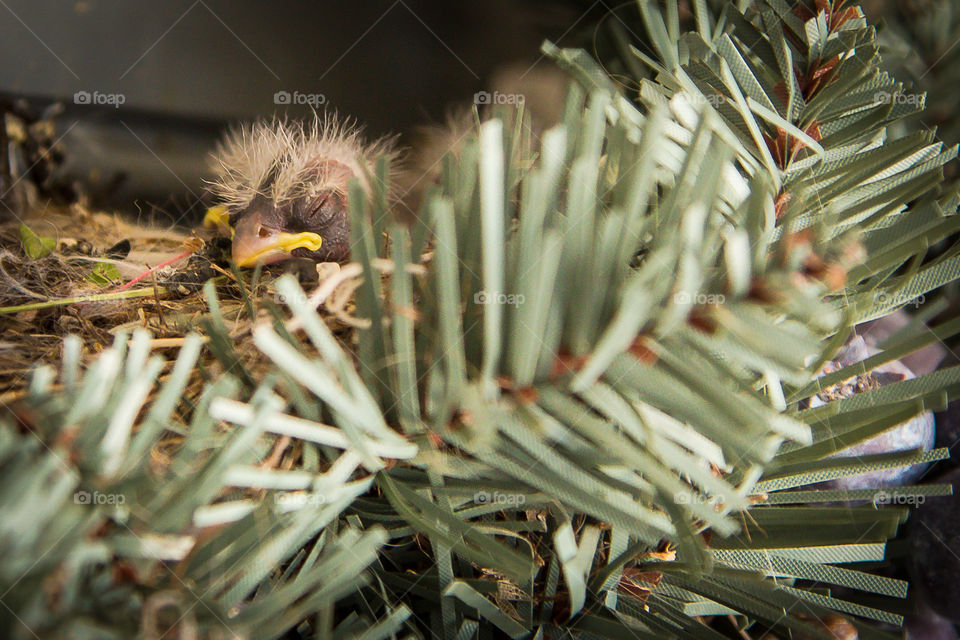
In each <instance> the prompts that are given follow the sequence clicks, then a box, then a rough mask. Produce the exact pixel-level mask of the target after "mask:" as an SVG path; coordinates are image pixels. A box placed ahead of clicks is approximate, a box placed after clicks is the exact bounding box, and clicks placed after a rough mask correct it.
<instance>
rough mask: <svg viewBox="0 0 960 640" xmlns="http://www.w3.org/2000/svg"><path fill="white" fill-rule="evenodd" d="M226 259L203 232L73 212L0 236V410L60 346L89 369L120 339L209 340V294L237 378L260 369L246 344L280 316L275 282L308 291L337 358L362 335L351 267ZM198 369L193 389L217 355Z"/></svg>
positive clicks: (4, 230) (171, 346)
mask: <svg viewBox="0 0 960 640" xmlns="http://www.w3.org/2000/svg"><path fill="white" fill-rule="evenodd" d="M228 256H229V241H228V240H227V239H225V238H221V237H218V236H216V235H214V233H213V232H211V231H209V230H207V229H197V230H193V231H184V230H179V229H174V228H157V227H150V226H143V225H139V224H137V223H135V222H131V221H129V220H126V219H124V218H123V217H122V216H120V215H117V214H109V213H105V212H97V211H90V210H88V209H86V208H84V207H82V206H79V205H74V206H72V207H68V208H62V209H55V210H50V209H48V210H45V211H43V212H42V213H39V212H38V213H37V214H34V215H31V216H27V217H23V218H22V219H21V220H15V221H11V222H6V223H3V224H0V332H2V338H0V402H3V403H7V402H10V401H12V400H16V399H18V398H20V397H22V396H23V395H24V394H25V393H26V389H27V385H28V383H29V379H30V372H31V370H33V369H34V368H35V367H36V366H38V365H41V364H50V365H54V366H56V365H57V363H58V362H59V360H60V357H61V344H62V339H63V336H64V335H66V334H75V335H77V336H79V337H80V338H81V340H82V343H83V345H84V354H85V356H87V358H90V357H93V356H95V355H96V354H97V353H98V352H100V351H101V350H102V349H104V348H105V347H107V346H109V345H110V344H112V343H113V341H114V338H115V336H116V335H117V334H118V333H120V332H127V333H129V332H131V331H133V330H134V329H137V328H145V329H148V330H149V331H150V332H151V334H152V335H153V336H154V337H153V340H152V343H151V346H152V348H153V349H154V350H156V351H158V352H161V353H163V352H165V351H166V355H168V356H173V355H175V354H174V353H173V352H172V350H175V349H177V348H178V347H179V346H180V345H181V344H182V342H183V339H184V337H185V336H186V334H188V333H189V332H191V331H198V330H199V331H201V332H203V333H205V334H208V333H209V332H208V331H207V329H209V323H208V321H209V319H210V315H211V304H210V299H209V293H210V292H209V291H205V288H204V285H205V283H207V282H212V285H208V287H209V286H213V287H214V291H215V293H216V303H215V304H216V311H217V313H216V316H217V325H218V329H219V330H220V332H221V334H223V335H222V337H223V338H225V339H227V340H229V341H230V342H231V351H232V354H231V357H239V358H241V360H242V361H243V363H244V369H245V370H246V371H257V370H261V369H265V368H266V367H267V363H266V362H264V361H263V359H262V358H261V357H260V356H259V355H258V353H257V352H256V350H255V348H253V346H252V344H251V343H250V341H249V340H248V337H249V334H250V329H251V327H252V326H253V325H254V324H256V322H258V321H261V320H262V319H263V318H264V317H269V316H270V315H271V314H272V315H273V316H274V317H277V314H278V313H280V311H279V307H280V306H281V305H280V303H281V302H282V300H281V299H280V298H279V296H278V294H277V292H276V290H275V289H274V288H273V284H272V283H273V281H274V280H275V279H276V276H277V275H278V272H280V271H283V272H290V271H294V272H295V273H297V275H298V277H299V279H300V281H301V284H302V285H303V287H304V289H305V290H307V291H313V294H312V299H313V300H314V302H315V303H316V306H318V307H320V310H321V312H322V313H323V316H324V317H325V319H326V320H327V321H328V324H329V325H330V327H331V329H332V330H333V331H334V332H335V334H336V335H338V337H340V338H341V341H342V342H343V343H344V345H345V346H348V347H349V346H350V345H351V344H352V343H353V340H352V335H351V334H352V332H353V329H354V328H356V327H361V326H364V325H365V321H364V320H363V319H360V318H356V317H354V315H353V292H354V290H355V289H356V287H357V286H359V281H360V275H361V272H360V269H359V267H358V266H357V265H346V266H345V267H344V268H343V269H341V267H340V265H338V264H335V263H323V264H315V263H313V262H310V261H303V262H297V261H291V262H288V263H285V264H283V265H278V266H275V267H271V268H270V270H269V271H261V270H259V269H255V270H246V269H245V270H238V269H236V268H235V267H233V266H232V265H231V264H230V262H229V260H228ZM387 270H388V269H382V270H381V271H384V272H386V271H387ZM206 338H207V340H208V341H209V340H210V338H211V336H210V335H206ZM207 358H208V359H207V361H206V362H202V363H201V366H199V367H197V371H196V372H195V377H196V378H197V383H198V387H199V383H201V382H202V380H203V379H204V378H207V377H209V376H210V375H211V374H212V375H216V374H217V370H218V369H219V370H221V371H222V370H224V369H226V368H228V367H227V366H225V365H224V363H223V362H220V361H218V359H217V357H216V355H215V354H208V355H207Z"/></svg>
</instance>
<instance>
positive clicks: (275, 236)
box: [233, 213, 323, 267]
mask: <svg viewBox="0 0 960 640" xmlns="http://www.w3.org/2000/svg"><path fill="white" fill-rule="evenodd" d="M321 244H323V238H321V237H320V235H319V234H316V233H312V232H310V231H303V232H301V233H286V232H284V231H279V230H277V229H273V228H271V227H267V226H264V225H262V224H261V222H260V214H258V213H251V214H248V215H246V216H244V217H242V218H241V219H240V221H239V222H237V228H236V230H235V232H234V234H233V261H234V262H235V263H236V264H237V266H238V267H252V266H254V265H256V264H257V263H260V264H272V263H274V262H281V261H282V260H287V259H289V258H291V257H292V255H291V253H290V252H291V251H293V250H294V249H299V248H301V247H303V248H306V249H309V250H310V251H316V250H317V249H319V248H320V245H321Z"/></svg>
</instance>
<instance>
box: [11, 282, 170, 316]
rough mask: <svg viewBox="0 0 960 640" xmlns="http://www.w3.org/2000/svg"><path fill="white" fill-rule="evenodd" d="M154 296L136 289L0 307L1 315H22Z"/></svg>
mask: <svg viewBox="0 0 960 640" xmlns="http://www.w3.org/2000/svg"><path fill="white" fill-rule="evenodd" d="M159 291H160V292H163V293H166V289H164V288H163V287H159ZM152 295H154V292H153V288H152V287H151V288H149V289H135V290H133V291H111V292H110V293H97V294H94V295H91V296H77V297H75V298H61V299H59V300H46V301H44V302H34V303H32V304H18V305H15V306H12V307H0V315H3V314H8V313H20V312H21V311H34V310H36V309H49V308H50V307H62V306H66V305H68V304H83V303H85V302H104V301H107V300H125V299H127V298H145V297H147V296H152Z"/></svg>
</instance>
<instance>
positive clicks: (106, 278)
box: [86, 262, 120, 287]
mask: <svg viewBox="0 0 960 640" xmlns="http://www.w3.org/2000/svg"><path fill="white" fill-rule="evenodd" d="M86 279H87V280H89V281H90V282H92V283H94V284H96V285H100V286H101V287H105V286H107V285H109V284H113V283H114V282H116V281H117V280H119V279H120V272H119V271H117V268H116V267H115V266H114V265H112V264H110V263H107V262H98V263H97V266H96V267H95V268H94V269H93V271H91V272H90V273H89V274H88V275H87V278H86Z"/></svg>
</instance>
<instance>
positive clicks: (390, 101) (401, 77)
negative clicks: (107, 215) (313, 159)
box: [0, 0, 584, 216]
mask: <svg viewBox="0 0 960 640" xmlns="http://www.w3.org/2000/svg"><path fill="white" fill-rule="evenodd" d="M583 15H584V11H583V7H582V6H577V3H571V4H567V3H564V2H556V1H550V0H484V2H451V1H449V0H385V1H381V0H357V1H354V2H345V1H338V2H329V1H328V2H319V1H306V0H299V1H294V0H288V1H286V2H270V1H265V0H261V1H253V2H250V1H248V2H230V1H229V0H165V1H164V2H150V1H148V0H129V1H125V2H116V1H113V0H111V1H108V0H80V1H78V2H73V3H71V2H63V1H62V0H59V1H58V0H2V2H0V60H3V61H4V64H2V65H0V98H3V99H6V102H7V103H8V104H15V105H18V108H21V109H22V108H26V109H27V110H28V111H30V112H32V113H33V115H34V116H36V117H42V116H44V115H45V114H44V113H43V110H44V109H45V108H46V107H48V106H49V105H51V104H53V103H58V102H59V103H60V104H62V113H60V115H58V116H57V117H56V118H55V120H54V121H55V124H56V127H55V131H54V132H53V134H52V135H53V141H54V142H59V146H60V147H61V148H62V151H63V166H62V167H61V169H60V171H63V172H64V175H66V176H67V177H68V178H69V179H72V180H79V181H81V182H82V183H83V184H85V185H86V189H87V191H88V193H89V194H92V196H93V199H94V203H95V204H97V205H100V206H111V207H119V208H122V209H127V210H140V211H144V210H148V209H151V208H152V209H154V210H157V209H160V210H162V211H163V212H166V213H169V214H171V215H172V214H176V215H177V216H178V215H179V212H178V211H177V210H178V209H182V208H183V207H184V206H195V204H196V202H197V199H198V196H200V194H201V192H202V177H203V175H204V171H205V167H206V163H207V158H208V154H209V152H210V150H211V149H212V147H213V144H214V143H215V141H216V139H217V137H218V136H219V135H220V134H221V133H222V131H223V129H224V128H225V127H226V126H227V125H229V124H230V123H232V122H235V121H238V120H247V119H252V118H255V117H257V116H268V115H272V114H274V113H283V112H286V113H289V114H291V115H294V116H302V115H306V114H308V113H309V109H310V107H311V105H313V106H317V107H319V108H327V109H330V108H332V109H336V110H337V111H339V112H340V113H341V114H349V115H352V116H354V117H356V118H357V119H358V120H359V121H360V122H361V123H365V124H366V125H367V127H368V131H369V132H370V133H371V134H372V135H380V134H386V133H396V132H400V133H406V132H409V131H410V130H411V128H412V127H414V126H415V125H417V124H423V123H427V122H437V121H440V120H442V118H443V116H444V111H445V110H446V109H448V108H449V107H450V106H451V105H454V104H470V103H471V101H472V99H473V94H474V92H476V91H480V90H485V89H486V88H488V87H489V86H490V83H491V82H492V80H491V78H492V76H493V75H494V74H495V72H496V71H497V70H498V69H502V68H503V67H504V66H506V65H511V64H512V65H513V66H514V68H515V69H521V70H522V71H520V72H519V73H521V74H523V73H525V71H526V70H527V69H529V68H530V67H531V66H534V65H536V66H535V67H534V69H537V68H540V67H542V66H547V65H548V64H549V63H548V62H547V61H546V60H540V61H539V62H538V59H539V47H540V43H541V42H542V41H543V40H544V38H550V39H551V40H553V41H560V42H562V41H563V40H562V38H563V37H564V36H567V37H568V39H569V38H570V37H574V35H570V34H577V24H578V23H579V22H580V19H581V18H582V17H583ZM534 73H535V71H534ZM50 113H53V112H48V113H47V114H46V115H49V114H50ZM13 161H14V162H15V163H16V162H17V159H16V158H14V159H13ZM20 162H21V163H25V164H29V163H30V162H31V159H30V158H22V159H20ZM23 168H24V167H21V169H23Z"/></svg>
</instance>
